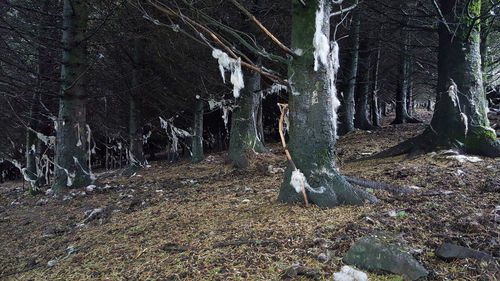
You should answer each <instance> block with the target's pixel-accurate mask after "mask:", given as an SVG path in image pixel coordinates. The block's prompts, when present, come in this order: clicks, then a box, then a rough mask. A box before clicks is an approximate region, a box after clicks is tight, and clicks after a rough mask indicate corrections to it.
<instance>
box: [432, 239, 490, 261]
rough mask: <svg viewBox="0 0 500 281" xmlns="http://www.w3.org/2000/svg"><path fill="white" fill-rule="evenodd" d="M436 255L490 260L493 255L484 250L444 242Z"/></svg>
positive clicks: (450, 257) (449, 257)
mask: <svg viewBox="0 0 500 281" xmlns="http://www.w3.org/2000/svg"><path fill="white" fill-rule="evenodd" d="M436 256H438V257H440V258H442V259H465V258H471V259H476V260H490V259H491V256H490V255H489V254H488V253H486V252H482V251H477V250H472V249H469V248H466V247H462V246H458V245H455V244H451V243H443V244H441V246H439V248H438V249H437V250H436Z"/></svg>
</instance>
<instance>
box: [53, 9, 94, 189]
mask: <svg viewBox="0 0 500 281" xmlns="http://www.w3.org/2000/svg"><path fill="white" fill-rule="evenodd" d="M87 17H88V11H87V4H86V1H83V0H64V8H63V27H64V28H63V38H62V42H63V45H64V48H63V59H62V66H61V76H62V80H63V83H62V89H61V98H60V102H59V118H58V121H57V128H56V130H57V137H56V157H55V162H56V167H55V175H54V183H53V186H52V187H53V189H54V190H56V191H60V190H61V189H63V188H66V187H72V188H79V187H83V186H86V185H88V184H90V183H91V181H92V180H91V176H90V172H89V170H88V167H87V160H86V149H85V146H86V141H85V135H86V134H85V133H86V130H85V129H86V103H87V93H86V92H85V84H84V81H85V71H86V68H87V55H86V46H85V38H84V36H85V31H86V28H87Z"/></svg>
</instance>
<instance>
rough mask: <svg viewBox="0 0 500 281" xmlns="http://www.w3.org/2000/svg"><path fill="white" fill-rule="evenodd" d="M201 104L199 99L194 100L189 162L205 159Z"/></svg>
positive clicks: (202, 104)
mask: <svg viewBox="0 0 500 281" xmlns="http://www.w3.org/2000/svg"><path fill="white" fill-rule="evenodd" d="M203 106H204V102H203V101H202V100H201V99H197V100H196V104H195V108H194V124H193V135H194V136H193V137H192V138H191V140H192V144H191V162H193V163H198V162H200V161H201V160H203V159H205V155H204V154H203V113H204V110H203Z"/></svg>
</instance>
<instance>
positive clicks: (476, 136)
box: [465, 128, 497, 150]
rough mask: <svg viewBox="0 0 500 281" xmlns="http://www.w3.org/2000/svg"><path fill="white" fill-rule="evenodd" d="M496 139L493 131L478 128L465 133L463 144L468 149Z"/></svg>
mask: <svg viewBox="0 0 500 281" xmlns="http://www.w3.org/2000/svg"><path fill="white" fill-rule="evenodd" d="M496 140H497V136H496V134H495V132H494V131H492V130H488V129H485V128H479V129H476V130H474V131H473V132H470V133H469V134H467V137H466V139H465V146H466V148H467V149H468V150H476V149H478V148H480V147H482V146H484V145H485V144H488V143H492V142H494V141H496Z"/></svg>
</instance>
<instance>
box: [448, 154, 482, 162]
mask: <svg viewBox="0 0 500 281" xmlns="http://www.w3.org/2000/svg"><path fill="white" fill-rule="evenodd" d="M446 158H448V159H455V160H457V161H458V162H460V163H465V162H471V163H477V162H481V161H483V160H482V159H481V158H479V157H476V156H465V155H450V156H447V157H446Z"/></svg>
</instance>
